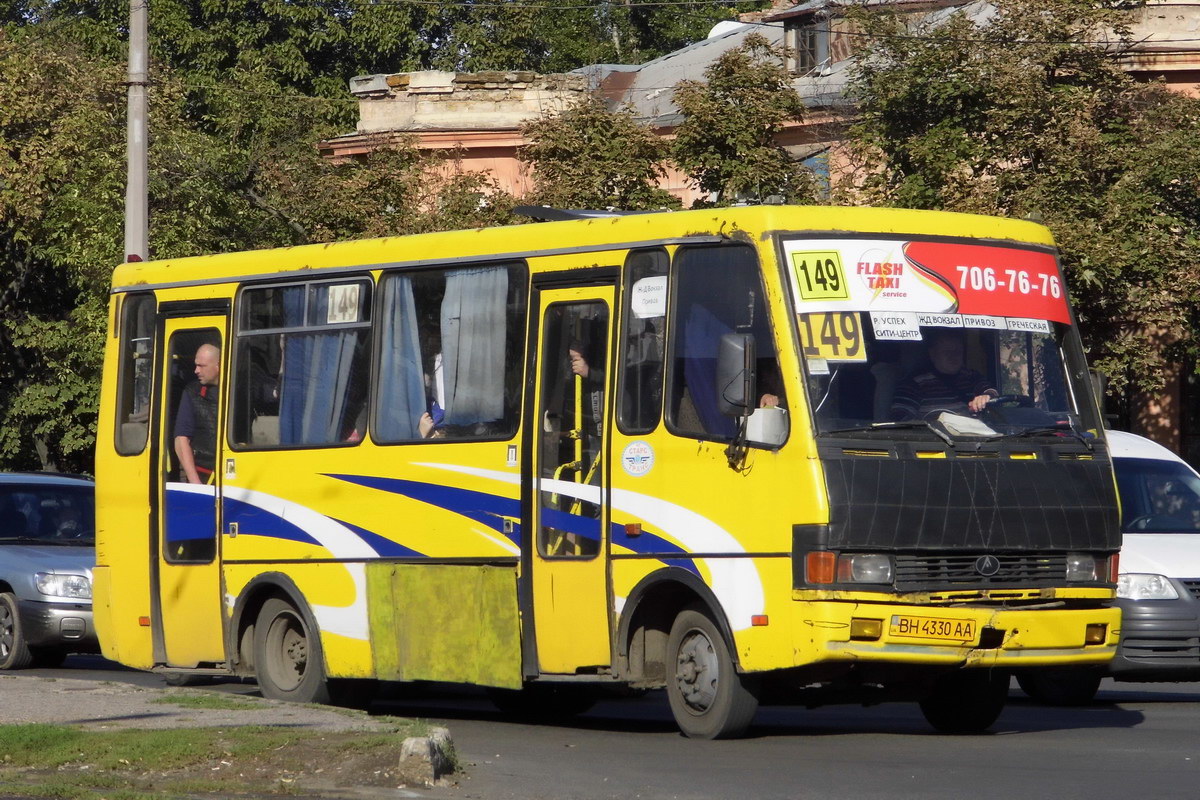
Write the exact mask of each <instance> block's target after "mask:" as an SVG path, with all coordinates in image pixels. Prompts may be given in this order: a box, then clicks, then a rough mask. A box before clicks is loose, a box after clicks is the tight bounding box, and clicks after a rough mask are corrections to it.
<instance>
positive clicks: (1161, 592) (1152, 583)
mask: <svg viewBox="0 0 1200 800" xmlns="http://www.w3.org/2000/svg"><path fill="white" fill-rule="evenodd" d="M1117 597H1124V598H1125V599H1127V600H1177V599H1179V592H1177V591H1175V584H1173V583H1171V579H1170V578H1168V577H1167V576H1166V575H1144V574H1139V573H1136V572H1133V573H1125V574H1124V575H1122V576H1121V577H1119V578H1117Z"/></svg>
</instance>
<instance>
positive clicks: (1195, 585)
mask: <svg viewBox="0 0 1200 800" xmlns="http://www.w3.org/2000/svg"><path fill="white" fill-rule="evenodd" d="M1180 583H1182V584H1183V585H1184V587H1186V588H1187V590H1188V594H1190V595H1191V596H1192V597H1193V598H1194V599H1196V600H1200V578H1192V579H1190V580H1185V581H1180Z"/></svg>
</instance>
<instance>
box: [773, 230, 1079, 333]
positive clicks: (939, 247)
mask: <svg viewBox="0 0 1200 800" xmlns="http://www.w3.org/2000/svg"><path fill="white" fill-rule="evenodd" d="M783 245H784V255H785V258H786V260H787V267H788V274H789V277H790V279H791V283H792V292H793V295H794V296H795V297H796V300H797V307H796V311H797V313H808V312H836V311H871V312H884V311H888V312H916V313H918V314H920V315H922V316H928V315H938V314H942V315H949V314H957V315H966V316H968V317H985V316H986V317H991V318H1003V317H1014V318H1021V319H1030V320H1043V321H1051V322H1070V321H1071V316H1070V312H1069V310H1068V308H1067V296H1066V289H1065V288H1064V287H1063V285H1062V278H1061V276H1060V274H1059V270H1058V264H1057V262H1056V261H1055V258H1054V256H1053V254H1051V253H1049V252H1046V251H1042V250H1025V249H1021V248H1016V247H1003V246H997V245H978V244H966V243H961V242H928V241H904V240H878V239H871V240H865V239H807V240H806V239H792V240H786V241H784V243H783Z"/></svg>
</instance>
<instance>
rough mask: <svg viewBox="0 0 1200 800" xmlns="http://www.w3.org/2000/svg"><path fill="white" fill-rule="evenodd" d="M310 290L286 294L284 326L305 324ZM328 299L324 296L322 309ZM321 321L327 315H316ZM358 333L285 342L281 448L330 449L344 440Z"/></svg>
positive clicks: (312, 335) (320, 310)
mask: <svg viewBox="0 0 1200 800" xmlns="http://www.w3.org/2000/svg"><path fill="white" fill-rule="evenodd" d="M307 296H308V292H307V291H287V292H283V297H282V300H283V314H284V325H287V326H292V325H303V324H305V321H306V320H305V314H304V309H305V303H306V301H307ZM326 300H327V298H326V297H325V296H323V295H322V296H319V297H318V305H323V303H324V302H325V301H326ZM314 313H315V316H316V318H318V319H319V318H321V317H322V316H323V314H324V311H323V308H317V309H316V310H315V312H314ZM357 340H358V332H357V331H331V332H329V333H289V334H286V335H284V337H283V374H282V376H281V380H280V386H279V441H280V443H281V444H328V443H330V442H336V441H340V440H341V438H342V433H343V431H342V426H343V418H344V416H345V413H346V399H347V394H348V390H349V387H350V380H351V376H352V374H353V366H354V349H355V344H356V343H357Z"/></svg>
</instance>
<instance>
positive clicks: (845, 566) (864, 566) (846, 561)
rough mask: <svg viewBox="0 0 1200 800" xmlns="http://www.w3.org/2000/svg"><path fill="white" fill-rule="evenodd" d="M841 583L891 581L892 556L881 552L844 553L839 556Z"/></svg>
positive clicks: (839, 579) (838, 575)
mask: <svg viewBox="0 0 1200 800" xmlns="http://www.w3.org/2000/svg"><path fill="white" fill-rule="evenodd" d="M837 578H838V581H839V582H840V583H891V582H892V558H891V556H885V555H882V554H879V553H843V554H842V555H840V556H838V574H837Z"/></svg>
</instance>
